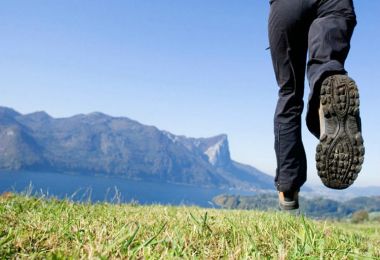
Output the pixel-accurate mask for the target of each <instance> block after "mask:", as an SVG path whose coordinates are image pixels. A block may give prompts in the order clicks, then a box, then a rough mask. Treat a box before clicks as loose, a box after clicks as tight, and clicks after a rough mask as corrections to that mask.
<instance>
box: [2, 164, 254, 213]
mask: <svg viewBox="0 0 380 260" xmlns="http://www.w3.org/2000/svg"><path fill="white" fill-rule="evenodd" d="M29 186H31V187H32V194H35V193H43V194H45V195H47V196H55V197H58V198H70V199H72V200H74V201H86V200H91V201H92V202H99V201H108V202H125V203H128V202H131V201H137V202H138V203H140V204H153V203H159V204H172V205H198V206H202V207H217V206H216V205H214V204H213V203H212V198H213V197H215V196H217V195H219V194H240V195H253V194H254V192H245V191H240V190H233V189H216V188H200V187H196V186H187V185H178V184H169V183H154V182H143V181H132V180H128V179H125V178H122V177H113V176H112V177H109V176H90V175H82V174H75V175H73V174H63V173H52V172H50V173H49V172H26V171H21V172H0V193H3V192H5V191H13V192H24V191H26V190H28V189H29V188H28V187H29Z"/></svg>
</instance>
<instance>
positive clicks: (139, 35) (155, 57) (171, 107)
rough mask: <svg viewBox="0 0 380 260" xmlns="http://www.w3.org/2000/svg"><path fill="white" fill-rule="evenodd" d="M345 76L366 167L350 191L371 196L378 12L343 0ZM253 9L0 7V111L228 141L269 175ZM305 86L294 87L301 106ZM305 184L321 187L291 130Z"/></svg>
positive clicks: (378, 177)
mask: <svg viewBox="0 0 380 260" xmlns="http://www.w3.org/2000/svg"><path fill="white" fill-rule="evenodd" d="M355 8H356V14H357V18H358V25H357V27H356V29H355V32H354V35H353V38H352V42H351V45H352V46H351V51H350V55H349V58H348V59H347V62H346V69H347V70H348V71H349V75H350V76H351V77H352V78H354V79H355V81H356V82H357V84H358V86H359V89H360V95H361V115H362V125H363V136H364V140H365V146H366V156H365V162H364V165H363V170H362V172H361V173H360V174H359V177H358V180H357V181H356V183H355V184H354V186H367V185H377V186H380V170H379V167H378V164H379V162H380V138H379V133H380V116H379V115H378V114H376V113H377V112H379V108H378V104H379V102H380V85H379V81H378V78H379V76H380V72H379V70H378V69H377V68H378V66H379V64H378V61H380V52H379V49H378V46H380V27H379V25H380V16H379V14H378V12H379V10H380V1H355ZM268 12H269V4H268V1H261V0H250V1H248V0H240V1H230V0H207V1H205V0H191V1H178V0H159V1H157V0H120V1H118V0H110V1H106V0H102V1H100V0H91V1H90V0H81V1H77V0H57V1H47V0H44V1H42V0H34V1H29V0H24V1H20V0H12V1H1V3H0V17H2V18H1V19H0V32H1V41H0V55H1V58H0V105H1V106H7V107H11V108H14V109H15V110H17V111H19V112H21V113H31V112H34V111H41V110H44V111H46V112H47V113H49V114H50V115H52V116H54V117H67V116H72V115H75V114H79V113H90V112H94V111H100V112H104V113H106V114H109V115H112V116H125V117H128V118H131V119H134V120H137V121H139V122H141V123H143V124H147V125H154V126H156V127H158V128H159V129H162V130H167V131H169V132H171V133H174V134H178V135H186V136H189V137H210V136H214V135H218V134H221V133H225V134H227V135H228V139H229V143H230V152H231V156H232V158H233V159H234V160H236V161H239V162H242V163H246V164H250V165H252V166H255V167H256V168H258V169H260V170H262V171H264V172H266V173H268V174H271V175H274V172H275V168H276V164H275V154H274V149H273V113H274V108H275V104H276V100H277V91H278V87H277V84H276V82H275V77H274V73H273V68H272V63H271V59H270V53H269V51H268V50H266V48H267V47H268V36H267V19H268ZM307 95H308V85H307V84H306V85H305V101H306V99H307ZM303 139H304V145H305V148H306V152H307V156H308V182H307V184H309V185H321V182H320V180H319V178H318V176H317V172H316V168H315V161H314V157H315V147H316V145H317V143H318V140H317V139H315V137H313V136H312V135H311V134H310V133H309V132H308V131H307V129H306V127H305V125H304V127H303Z"/></svg>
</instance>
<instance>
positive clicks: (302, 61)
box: [269, 0, 311, 192]
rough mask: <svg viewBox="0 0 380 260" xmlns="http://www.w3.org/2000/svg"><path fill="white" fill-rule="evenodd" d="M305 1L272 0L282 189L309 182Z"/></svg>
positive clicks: (278, 177)
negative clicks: (304, 117) (304, 123)
mask: <svg viewBox="0 0 380 260" xmlns="http://www.w3.org/2000/svg"><path fill="white" fill-rule="evenodd" d="M305 2H307V1H304V0H286V1H284V0H274V1H271V10H270V15H269V42H270V50H271V56H272V62H273V67H274V71H275V75H276V80H277V83H278V86H279V92H278V101H277V106H276V111H275V115H274V135H275V153H276V159H277V170H276V177H275V185H276V187H277V189H278V190H279V191H284V192H286V191H291V190H298V189H299V188H300V187H301V186H302V185H303V184H304V183H305V181H306V155H305V150H304V147H303V144H302V138H301V113H302V110H303V94H304V80H305V67H306V54H307V37H308V28H309V25H310V23H311V21H310V22H309V18H308V17H309V16H308V14H307V12H305V10H306V9H305Z"/></svg>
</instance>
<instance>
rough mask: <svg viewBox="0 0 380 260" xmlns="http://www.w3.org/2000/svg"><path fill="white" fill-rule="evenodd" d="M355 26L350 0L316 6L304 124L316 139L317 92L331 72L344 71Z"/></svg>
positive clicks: (333, 1) (317, 126)
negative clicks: (307, 103)
mask: <svg viewBox="0 0 380 260" xmlns="http://www.w3.org/2000/svg"><path fill="white" fill-rule="evenodd" d="M355 25H356V16H355V11H354V7H353V3H352V0H324V1H321V2H320V5H319V6H318V7H317V18H316V19H315V20H314V21H313V22H312V24H311V26H310V31H309V40H308V41H309V61H308V66H307V76H308V80H309V84H310V96H309V105H308V112H307V115H306V123H307V126H308V128H309V130H310V132H312V133H313V134H314V135H315V136H316V137H317V138H319V135H320V128H319V117H318V108H319V92H320V86H321V83H322V81H323V80H324V79H325V78H326V77H327V76H330V75H333V74H346V70H345V69H344V63H345V60H346V58H347V55H348V52H349V50H350V40H351V36H352V33H353V30H354V27H355Z"/></svg>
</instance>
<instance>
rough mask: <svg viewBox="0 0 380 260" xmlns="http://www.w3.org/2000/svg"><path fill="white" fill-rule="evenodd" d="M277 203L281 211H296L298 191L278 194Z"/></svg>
mask: <svg viewBox="0 0 380 260" xmlns="http://www.w3.org/2000/svg"><path fill="white" fill-rule="evenodd" d="M278 202H279V206H280V208H281V209H282V210H293V209H298V208H299V205H298V191H294V192H281V191H280V192H279V193H278Z"/></svg>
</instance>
